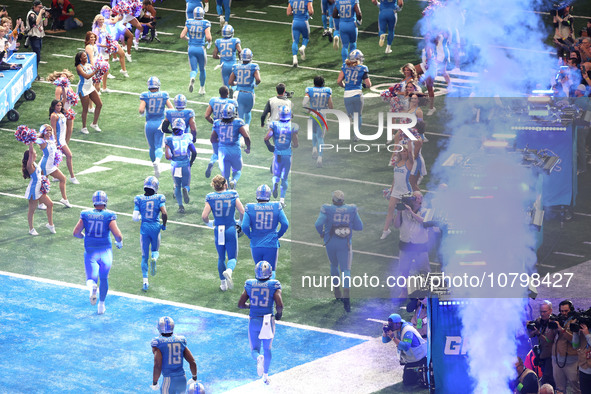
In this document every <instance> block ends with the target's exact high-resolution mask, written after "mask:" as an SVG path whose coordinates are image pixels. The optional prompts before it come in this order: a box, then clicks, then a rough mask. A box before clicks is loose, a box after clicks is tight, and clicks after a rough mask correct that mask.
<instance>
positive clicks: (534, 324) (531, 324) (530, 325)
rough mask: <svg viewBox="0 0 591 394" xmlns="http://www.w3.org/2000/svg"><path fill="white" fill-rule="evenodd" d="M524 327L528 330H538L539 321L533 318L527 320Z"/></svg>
mask: <svg viewBox="0 0 591 394" xmlns="http://www.w3.org/2000/svg"><path fill="white" fill-rule="evenodd" d="M526 327H527V329H528V330H529V331H534V330H538V329H539V328H540V323H539V322H536V321H535V320H532V321H528V322H527V324H526Z"/></svg>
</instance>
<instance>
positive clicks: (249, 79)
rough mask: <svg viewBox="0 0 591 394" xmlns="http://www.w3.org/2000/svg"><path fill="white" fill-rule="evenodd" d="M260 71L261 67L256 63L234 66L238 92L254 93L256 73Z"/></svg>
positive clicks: (233, 70)
mask: <svg viewBox="0 0 591 394" xmlns="http://www.w3.org/2000/svg"><path fill="white" fill-rule="evenodd" d="M258 70H259V65H258V64H256V63H246V64H238V63H237V64H234V65H233V66H232V72H233V73H234V76H235V77H236V79H235V81H236V88H237V89H238V90H248V91H254V87H255V86H256V80H255V79H254V73H255V71H258Z"/></svg>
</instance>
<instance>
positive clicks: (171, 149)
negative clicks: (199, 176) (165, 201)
mask: <svg viewBox="0 0 591 394" xmlns="http://www.w3.org/2000/svg"><path fill="white" fill-rule="evenodd" d="M185 129H186V127H185V121H184V120H182V119H175V121H174V122H173V124H172V134H173V135H172V136H170V137H166V142H165V148H166V152H165V154H166V158H167V159H168V160H170V164H171V168H170V170H171V172H172V179H173V180H174V197H175V198H176V201H177V203H178V204H179V210H178V212H179V213H185V206H184V205H183V201H184V202H185V204H188V203H189V201H190V199H189V191H190V190H191V167H192V166H193V162H194V161H195V158H196V157H197V149H195V145H193V141H192V140H191V135H190V134H188V133H185ZM189 152H190V153H191V158H190V159H189Z"/></svg>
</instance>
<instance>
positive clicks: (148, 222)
mask: <svg viewBox="0 0 591 394" xmlns="http://www.w3.org/2000/svg"><path fill="white" fill-rule="evenodd" d="M165 203H166V197H164V194H152V195H151V196H146V195H138V196H135V199H134V211H138V212H139V213H140V214H141V215H142V226H141V230H140V231H142V230H144V228H145V229H146V230H153V229H159V228H160V207H164V206H165Z"/></svg>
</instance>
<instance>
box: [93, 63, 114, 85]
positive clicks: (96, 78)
mask: <svg viewBox="0 0 591 394" xmlns="http://www.w3.org/2000/svg"><path fill="white" fill-rule="evenodd" d="M110 68H111V66H110V65H109V62H108V61H106V60H105V59H103V58H102V57H99V58H98V59H97V60H96V62H95V64H94V69H95V70H96V74H94V75H93V76H92V82H94V83H100V82H101V80H102V79H103V75H105V74H106V73H107V72H109V69H110Z"/></svg>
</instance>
